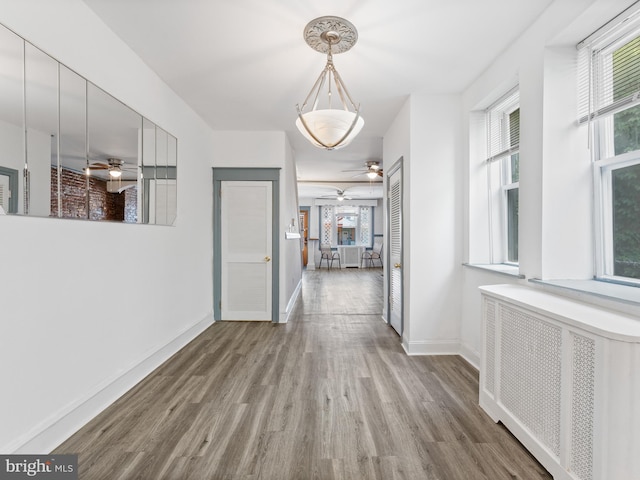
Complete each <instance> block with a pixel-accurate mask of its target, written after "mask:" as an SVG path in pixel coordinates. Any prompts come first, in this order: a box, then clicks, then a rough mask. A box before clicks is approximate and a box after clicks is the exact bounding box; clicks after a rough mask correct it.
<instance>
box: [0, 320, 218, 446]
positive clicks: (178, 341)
mask: <svg viewBox="0 0 640 480" xmlns="http://www.w3.org/2000/svg"><path fill="white" fill-rule="evenodd" d="M213 323H214V320H213V314H212V313H211V314H209V315H207V316H206V317H205V318H203V319H202V320H200V321H199V322H198V323H196V324H195V325H193V326H191V327H189V328H187V329H186V330H184V331H183V332H182V333H180V334H179V335H178V336H177V337H176V338H175V339H173V340H172V341H170V342H169V343H167V344H166V345H164V346H161V347H160V348H158V349H157V350H155V351H154V352H153V353H151V355H149V356H148V357H146V358H145V359H144V360H142V361H141V362H139V363H138V364H136V365H132V366H131V367H130V368H129V369H127V370H125V372H124V373H122V374H119V375H117V376H115V377H112V378H109V379H107V380H106V381H104V382H102V383H101V384H99V385H98V386H97V387H96V388H95V389H94V390H93V391H90V392H88V393H87V394H86V395H85V396H84V397H82V398H80V399H78V400H76V401H74V402H72V403H71V404H70V405H68V406H67V407H66V408H64V409H63V410H61V411H59V412H56V413H55V414H53V415H52V416H51V417H50V418H49V419H47V420H46V421H44V422H42V423H41V424H40V425H38V426H37V427H35V428H34V429H32V430H31V431H29V432H27V433H25V435H22V436H21V437H20V438H18V439H16V440H15V441H13V442H12V443H10V444H8V445H5V446H4V447H2V452H3V453H21V454H44V453H48V452H51V451H52V450H53V449H54V448H56V447H57V446H58V445H60V444H61V443H62V442H64V441H65V440H66V439H67V438H69V437H70V436H71V435H73V434H74V433H75V432H77V431H78V430H79V429H80V428H82V427H83V426H84V425H86V424H87V422H89V421H90V420H91V419H93V418H94V417H96V416H97V415H98V414H99V413H100V412H102V411H103V410H104V409H105V408H107V407H108V406H109V405H111V404H112V403H113V402H115V401H116V400H117V399H118V398H120V397H121V396H122V395H124V394H125V393H126V392H127V391H129V390H130V389H131V388H133V387H134V386H135V385H136V384H137V383H138V382H140V381H141V380H142V379H143V378H145V377H146V376H147V375H149V374H150V373H151V372H153V371H154V370H155V369H156V368H158V367H159V366H160V365H161V364H162V363H163V362H165V361H166V360H168V359H169V358H170V357H171V356H172V355H173V354H175V353H176V352H177V351H179V350H180V349H181V348H183V347H184V346H185V345H187V344H188V343H189V342H190V341H191V340H193V339H194V338H195V337H197V336H198V335H200V334H201V333H202V332H203V331H204V330H206V329H207V328H208V327H209V326H211V325H212V324H213ZM68 453H73V452H68Z"/></svg>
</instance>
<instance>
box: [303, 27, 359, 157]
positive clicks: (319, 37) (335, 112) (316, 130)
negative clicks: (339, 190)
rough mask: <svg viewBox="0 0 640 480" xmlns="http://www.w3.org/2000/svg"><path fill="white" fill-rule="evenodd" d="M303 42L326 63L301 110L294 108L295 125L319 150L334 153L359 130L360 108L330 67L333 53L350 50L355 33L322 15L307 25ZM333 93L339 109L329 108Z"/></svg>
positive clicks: (355, 37)
mask: <svg viewBox="0 0 640 480" xmlns="http://www.w3.org/2000/svg"><path fill="white" fill-rule="evenodd" d="M304 39H305V41H306V42H307V44H308V45H309V46H310V47H311V48H313V49H314V50H316V51H318V52H320V53H324V54H326V55H327V64H326V65H325V67H324V69H323V70H322V72H320V76H319V77H318V79H317V80H316V82H315V84H314V85H313V87H312V88H311V91H310V92H309V94H308V95H307V98H306V99H305V101H304V102H303V104H302V107H300V105H296V108H297V110H298V119H297V120H296V126H297V127H298V130H300V133H302V135H304V137H305V138H306V139H307V140H309V141H310V142H311V143H312V144H313V145H315V146H317V147H319V148H324V149H326V150H334V149H338V148H343V147H346V146H347V145H349V143H351V141H352V140H353V139H354V138H355V137H356V135H358V133H360V130H362V127H363V126H364V119H363V118H362V117H361V116H360V106H359V105H356V104H355V102H354V101H353V99H352V98H351V95H349V91H348V90H347V87H346V86H345V84H344V82H343V81H342V78H341V77H340V74H339V73H338V71H337V70H336V68H335V66H334V65H333V54H334V53H343V52H346V51H348V50H349V49H351V47H353V46H354V45H355V43H356V41H357V40H358V31H357V30H356V28H355V27H354V26H353V24H352V23H351V22H349V21H347V20H345V19H344V18H340V17H332V16H325V17H319V18H316V19H315V20H311V21H310V22H309V23H308V24H307V26H306V27H305V28H304ZM325 89H326V91H325ZM334 92H337V94H338V97H339V99H340V104H341V106H342V108H332V107H333V105H332V100H333V94H334ZM323 93H324V94H325V95H326V100H325V101H324V102H325V103H326V106H327V108H324V105H323V106H322V107H321V108H319V106H320V102H321V97H322V95H323ZM307 108H308V110H307V111H305V109H307Z"/></svg>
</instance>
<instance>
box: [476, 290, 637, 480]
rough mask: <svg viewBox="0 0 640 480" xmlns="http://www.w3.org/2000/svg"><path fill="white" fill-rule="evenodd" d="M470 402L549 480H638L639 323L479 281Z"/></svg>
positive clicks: (543, 294) (539, 293)
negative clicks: (478, 334)
mask: <svg viewBox="0 0 640 480" xmlns="http://www.w3.org/2000/svg"><path fill="white" fill-rule="evenodd" d="M480 290H481V292H482V349H481V364H480V406H481V407H482V408H483V409H484V410H485V411H486V412H487V413H488V414H489V416H490V417H491V418H492V419H493V420H494V421H495V422H499V421H500V422H502V423H503V424H504V425H505V426H506V427H507V428H508V429H509V430H510V431H511V432H512V433H513V434H514V435H515V436H516V437H517V438H518V439H519V440H520V441H521V442H522V444H523V445H524V446H525V447H526V448H527V449H529V451H530V452H531V453H532V454H533V455H534V456H535V457H536V458H537V459H538V461H539V462H540V463H541V464H542V465H544V467H545V468H546V469H547V470H548V471H549V473H551V475H553V477H554V479H555V480H559V479H562V480H565V479H566V480H569V479H571V480H576V479H579V480H638V479H640V319H638V318H634V317H631V316H625V315H622V314H618V313H613V312H611V311H608V310H605V309H601V308H598V307H595V306H591V305H587V304H584V303H581V302H578V301H575V300H571V299H568V298H564V297H560V296H557V295H552V294H550V293H547V292H544V291H541V290H539V289H535V288H527V287H522V286H517V285H492V286H486V287H480Z"/></svg>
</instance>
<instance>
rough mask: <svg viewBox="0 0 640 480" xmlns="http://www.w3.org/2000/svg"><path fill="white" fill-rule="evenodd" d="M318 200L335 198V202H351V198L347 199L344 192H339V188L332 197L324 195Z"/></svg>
mask: <svg viewBox="0 0 640 480" xmlns="http://www.w3.org/2000/svg"><path fill="white" fill-rule="evenodd" d="M320 198H335V199H336V200H338V201H339V202H342V201H344V200H351V199H352V198H351V197H347V196H346V195H345V191H344V190H340V189H339V188H338V189H337V190H336V193H335V194H334V195H324V196H322V197H320Z"/></svg>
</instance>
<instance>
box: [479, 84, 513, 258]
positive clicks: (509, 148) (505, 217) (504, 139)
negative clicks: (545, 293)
mask: <svg viewBox="0 0 640 480" xmlns="http://www.w3.org/2000/svg"><path fill="white" fill-rule="evenodd" d="M510 97H513V98H510ZM507 100H510V101H508V102H507ZM517 110H520V91H519V86H517V87H515V88H512V89H511V90H510V91H509V92H507V93H506V94H505V95H503V96H502V97H501V98H500V99H499V100H498V101H497V102H494V103H493V104H492V105H491V106H490V107H488V108H487V109H486V111H485V112H486V113H485V115H486V117H485V118H486V122H487V123H486V130H487V151H488V152H489V155H488V158H487V159H486V161H485V162H486V169H487V186H488V198H489V207H488V208H489V249H490V263H491V264H493V265H509V266H515V267H518V266H519V256H518V259H517V260H515V261H514V260H512V259H511V258H510V255H509V254H510V248H509V245H510V242H509V239H510V234H511V232H512V230H511V228H512V227H513V223H512V222H511V218H510V210H509V193H510V192H511V191H513V190H516V191H517V192H518V193H517V195H518V212H517V219H518V221H517V224H516V226H515V232H516V234H515V236H516V241H517V240H518V239H519V223H520V222H519V218H520V212H519V210H520V209H519V196H520V179H519V170H520V169H519V168H518V179H517V180H516V181H513V172H512V166H511V165H512V162H511V160H512V158H513V156H514V155H517V156H518V160H517V161H518V163H519V162H520V148H519V136H520V123H519V122H518V143H515V144H513V143H512V140H513V139H512V138H511V134H512V133H513V132H512V131H511V128H510V127H511V126H510V124H509V122H510V116H511V114H512V113H513V112H515V111H517ZM492 115H500V120H499V122H500V124H501V125H500V127H499V129H500V133H501V135H500V139H499V141H498V143H499V145H500V147H499V149H500V150H501V151H500V152H499V153H498V154H495V155H491V153H493V152H492V150H493V149H494V148H495V147H496V145H495V140H492V138H493V136H492V133H491V129H492V127H493V125H492V123H493V122H498V120H497V119H495V118H493V117H492ZM492 144H493V145H492ZM495 163H499V165H497V166H496V165H494V164H495ZM494 168H496V169H498V170H499V171H498V172H494V171H493V169H494ZM496 176H499V178H500V185H496V186H494V185H493V184H492V181H491V179H492V178H494V177H496ZM496 194H497V195H498V196H499V199H498V202H497V203H498V204H497V205H494V204H493V201H492V199H493V198H494V197H495V196H496ZM494 217H497V219H498V227H497V229H496V228H495V227H494V224H493V218H494ZM496 230H497V232H496ZM496 234H497V235H496ZM515 251H516V252H517V253H518V252H519V248H518V245H517V243H516V247H515ZM518 255H519V253H518Z"/></svg>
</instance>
